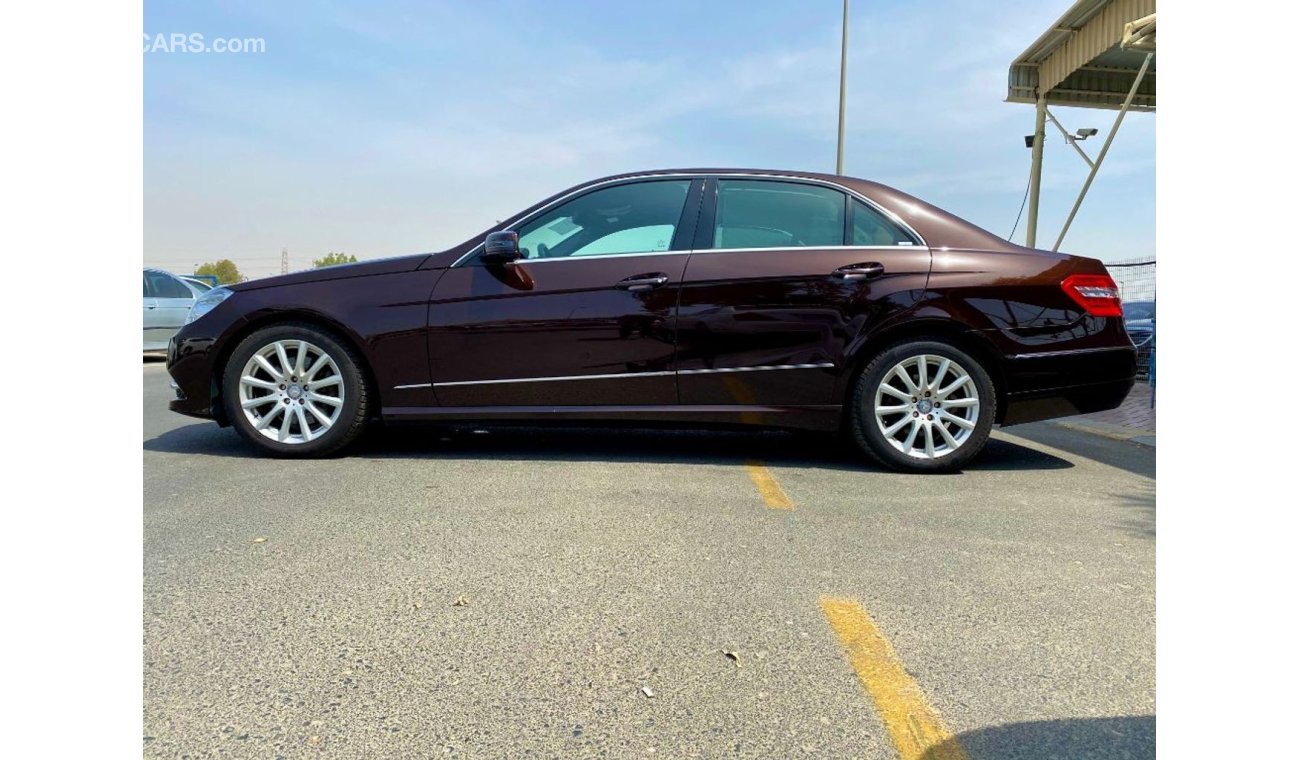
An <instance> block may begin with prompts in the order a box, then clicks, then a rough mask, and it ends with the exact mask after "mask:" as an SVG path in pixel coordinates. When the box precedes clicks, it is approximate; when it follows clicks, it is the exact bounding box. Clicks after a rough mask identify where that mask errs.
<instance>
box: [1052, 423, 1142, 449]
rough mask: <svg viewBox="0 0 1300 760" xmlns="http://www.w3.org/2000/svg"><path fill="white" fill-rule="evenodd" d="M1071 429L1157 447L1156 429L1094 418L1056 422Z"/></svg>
mask: <svg viewBox="0 0 1300 760" xmlns="http://www.w3.org/2000/svg"><path fill="white" fill-rule="evenodd" d="M1056 424H1057V425H1060V426H1061V427H1063V428H1067V429H1069V430H1078V431H1080V432H1083V433H1091V434H1093V435H1100V436H1102V437H1104V438H1110V439H1111V440H1115V441H1128V442H1129V443H1135V444H1137V445H1139V446H1146V447H1147V448H1151V449H1154V448H1155V447H1156V431H1154V430H1139V429H1137V428H1130V427H1124V426H1123V425H1113V424H1111V423H1109V422H1095V421H1093V420H1079V419H1075V420H1068V419H1067V420H1060V421H1058V422H1057V423H1056Z"/></svg>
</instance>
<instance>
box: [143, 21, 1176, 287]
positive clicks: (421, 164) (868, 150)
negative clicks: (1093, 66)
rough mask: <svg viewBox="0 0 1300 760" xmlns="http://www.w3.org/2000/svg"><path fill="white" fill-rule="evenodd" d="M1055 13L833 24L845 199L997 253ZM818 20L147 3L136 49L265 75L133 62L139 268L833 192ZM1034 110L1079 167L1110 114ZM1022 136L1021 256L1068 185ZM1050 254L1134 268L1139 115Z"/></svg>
mask: <svg viewBox="0 0 1300 760" xmlns="http://www.w3.org/2000/svg"><path fill="white" fill-rule="evenodd" d="M1068 6H1069V2H1068V0H1055V1H1053V2H1043V1H1042V0H1005V1H1004V2H999V3H988V2H984V1H983V0H933V1H927V0H912V1H910V2H906V1H905V2H884V1H883V0H881V1H877V2H872V1H871V0H853V2H852V3H851V18H850V24H849V65H848V106H847V123H848V126H847V130H846V137H845V142H846V146H845V159H844V169H845V174H848V175H850V176H856V177H863V178H866V179H871V180H875V181H878V182H883V183H885V184H887V185H892V186H894V187H897V188H899V189H901V190H904V191H906V192H908V193H911V194H913V195H916V196H918V197H920V198H923V199H925V200H927V201H929V202H931V203H934V204H935V205H938V206H940V207H943V208H945V209H947V210H949V211H951V212H953V213H955V214H957V215H958V216H961V217H964V218H966V219H968V220H970V221H972V222H974V223H976V224H978V225H980V226H982V227H985V228H986V229H989V230H991V231H993V232H995V233H997V234H999V235H1002V236H1006V235H1008V234H1009V233H1010V231H1011V227H1012V224H1013V223H1014V222H1015V220H1016V214H1017V210H1018V209H1019V208H1020V205H1021V200H1022V198H1023V197H1024V192H1025V186H1026V182H1027V179H1028V171H1029V150H1027V149H1026V148H1025V146H1024V135H1027V134H1030V133H1031V132H1032V131H1033V118H1034V110H1033V106H1031V105H1024V104H1011V103H1006V102H1003V101H1004V99H1005V97H1006V78H1007V68H1008V65H1009V64H1010V62H1011V61H1012V60H1013V59H1014V58H1015V57H1016V56H1017V55H1019V54H1020V53H1021V52H1022V51H1023V50H1024V49H1025V48H1026V47H1028V46H1029V44H1030V43H1031V42H1033V41H1034V40H1035V39H1036V38H1037V37H1038V36H1039V35H1040V34H1041V33H1042V32H1043V31H1044V30H1045V29H1047V27H1048V26H1049V25H1050V24H1051V23H1053V22H1054V21H1055V20H1056V19H1057V18H1058V17H1059V16H1060V14H1061V13H1063V12H1064V11H1065V9H1066V8H1067V7H1068ZM840 14H841V3H840V2H839V0H783V1H780V2H778V1H775V0H761V1H760V0H748V1H736V2H731V1H723V0H714V1H713V2H707V3H701V2H698V1H685V0H682V1H679V0H659V1H657V2H653V3H650V2H624V1H619V2H614V1H612V0H606V1H604V2H601V1H599V0H591V1H588V2H580V1H578V0H545V1H544V2H543V0H533V1H532V2H521V1H516V2H505V1H498V0H477V1H475V2H470V1H469V0H462V1H461V2H428V0H426V1H425V2H365V3H360V2H353V3H338V2H312V3H299V2H275V3H267V2H265V0H259V1H257V2H242V1H237V2H221V3H190V2H179V1H178V2H167V3H163V2H158V0H151V1H149V2H146V3H145V16H144V18H145V29H144V32H145V38H146V40H152V39H153V38H154V37H155V35H159V34H164V35H170V34H187V35H188V34H201V35H203V38H204V41H205V42H211V41H213V40H215V39H216V38H227V39H232V38H239V39H243V38H260V39H261V40H263V41H264V52H261V53H225V54H217V53H193V52H165V51H163V50H161V49H159V50H156V51H154V52H145V53H144V154H145V162H144V209H145V218H144V223H145V235H144V241H145V242H144V261H145V264H146V265H147V266H159V267H161V268H164V269H169V270H171V271H174V272H181V273H184V272H189V271H192V268H193V267H194V266H195V265H197V264H199V263H201V262H205V261H213V260H216V259H219V258H230V259H232V260H234V261H235V263H236V264H238V265H239V267H240V269H241V271H243V273H244V274H245V275H248V276H249V277H258V276H265V275H268V274H274V273H277V272H279V270H280V252H281V250H282V249H288V252H289V263H290V269H291V270H296V269H302V268H305V267H309V266H311V260H312V259H313V258H319V257H320V256H322V255H324V254H325V253H328V252H330V251H342V252H346V253H350V254H354V255H356V256H357V257H358V258H360V259H367V258H378V257H383V256H395V255H401V254H406V253H417V252H424V251H437V250H442V249H445V248H447V247H450V246H452V245H455V244H457V243H459V242H461V241H463V240H466V239H468V238H469V237H470V236H472V235H474V234H476V233H478V232H480V231H482V230H484V229H485V228H487V227H489V226H491V225H492V224H493V223H494V222H495V221H496V220H498V219H504V218H506V217H507V216H510V215H512V214H514V213H515V212H517V211H519V210H521V209H523V208H524V207H526V206H529V205H531V204H533V203H535V202H536V201H538V200H540V199H542V198H543V197H545V196H548V195H550V194H552V193H555V192H557V191H559V190H563V189H565V188H567V187H569V186H572V185H575V184H577V183H579V182H583V181H586V180H589V179H594V178H597V177H601V176H605V175H608V174H615V173H619V172H624V171H637V170H643V169H657V168H673V167H691V166H739V167H753V168H770V169H802V170H810V171H826V172H833V171H834V168H835V143H836V128H837V109H838V104H839V63H840V18H841V16H840ZM1052 111H1053V113H1054V114H1056V116H1057V118H1058V119H1060V120H1061V122H1062V123H1063V125H1064V126H1065V127H1066V128H1067V129H1069V130H1071V131H1073V130H1075V129H1077V128H1080V127H1096V128H1098V129H1099V130H1100V131H1101V134H1100V135H1099V136H1098V137H1096V138H1093V139H1091V140H1089V141H1087V142H1086V143H1084V144H1083V146H1084V147H1085V148H1086V149H1088V150H1089V152H1091V153H1092V154H1093V155H1095V154H1096V151H1097V150H1098V149H1099V148H1100V143H1101V140H1102V138H1103V137H1104V135H1105V134H1106V132H1107V130H1108V129H1109V127H1110V125H1111V122H1112V121H1113V120H1114V118H1115V114H1116V112H1114V111H1105V110H1095V109H1070V108H1053V109H1052ZM1047 130H1048V131H1047V142H1046V148H1045V159H1044V170H1043V201H1042V210H1041V220H1040V227H1039V245H1040V246H1050V245H1051V243H1052V242H1053V241H1054V240H1055V238H1056V234H1057V233H1058V232H1059V230H1060V227H1061V225H1062V223H1063V222H1064V220H1065V217H1066V215H1067V214H1068V213H1069V209H1070V206H1071V204H1072V203H1073V202H1074V198H1075V196H1076V195H1077V193H1078V190H1079V188H1080V187H1081V185H1082V184H1083V181H1084V179H1085V177H1086V176H1087V166H1086V165H1085V164H1084V163H1083V161H1081V160H1080V159H1079V158H1078V156H1076V155H1074V153H1073V151H1072V149H1071V148H1070V147H1069V146H1068V145H1067V144H1066V143H1065V141H1064V139H1063V138H1061V136H1060V134H1059V133H1058V132H1057V131H1056V130H1055V129H1053V128H1052V126H1051V125H1050V124H1049V125H1048V127H1047ZM1023 230H1024V221H1023V219H1022V220H1021V226H1020V229H1019V230H1017V232H1016V238H1015V239H1016V241H1017V242H1023ZM1044 239H1046V242H1044ZM1062 250H1063V251H1066V252H1069V253H1078V254H1083V255H1087V256H1094V257H1097V258H1100V259H1102V260H1104V261H1119V260H1125V259H1132V258H1137V257H1145V256H1153V255H1154V253H1155V115H1154V114H1148V113H1137V112H1134V113H1130V114H1129V115H1128V117H1127V118H1126V119H1125V121H1124V124H1123V127H1122V128H1121V130H1120V133H1119V135H1118V137H1117V138H1116V140H1115V142H1114V144H1113V145H1112V147H1111V150H1110V154H1109V155H1108V156H1107V159H1106V162H1105V163H1104V164H1103V165H1102V168H1101V171H1100V172H1099V174H1098V176H1097V179H1096V180H1095V181H1094V183H1093V187H1092V189H1091V191H1090V192H1089V194H1088V197H1087V199H1086V200H1085V202H1084V205H1083V208H1082V210H1081V211H1080V212H1079V216H1078V218H1077V219H1076V220H1075V222H1074V225H1073V226H1072V228H1071V230H1070V233H1069V235H1068V236H1067V238H1066V240H1065V243H1064V244H1063V245H1062Z"/></svg>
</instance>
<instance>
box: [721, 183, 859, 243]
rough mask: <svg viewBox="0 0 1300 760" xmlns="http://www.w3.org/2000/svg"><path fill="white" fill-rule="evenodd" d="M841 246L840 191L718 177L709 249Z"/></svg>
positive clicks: (841, 198) (842, 207) (842, 219)
mask: <svg viewBox="0 0 1300 760" xmlns="http://www.w3.org/2000/svg"><path fill="white" fill-rule="evenodd" d="M839 245H844V193H841V192H840V191H838V190H832V189H831V188H828V187H820V186H818V185H805V184H801V183H796V182H771V181H767V180H749V179H723V180H719V181H718V204H717V213H716V214H715V215H714V227H713V247H714V248H724V249H725V248H801V247H817V246H821V247H825V246H839Z"/></svg>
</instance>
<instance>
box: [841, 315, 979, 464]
mask: <svg viewBox="0 0 1300 760" xmlns="http://www.w3.org/2000/svg"><path fill="white" fill-rule="evenodd" d="M849 404H850V408H849V414H850V430H851V432H852V435H853V438H854V440H855V441H856V443H857V444H858V446H859V447H860V448H861V449H862V450H863V451H865V452H866V453H868V454H870V455H871V456H872V457H873V458H875V459H876V460H877V461H879V462H881V463H882V464H884V465H886V466H888V467H891V468H893V469H896V470H905V471H910V472H943V471H951V470H956V469H959V468H961V467H963V466H964V465H966V464H967V463H968V462H970V460H971V459H972V458H974V457H975V455H977V454H979V452H980V450H981V449H983V448H984V444H985V443H986V442H987V441H988V437H989V433H990V432H991V431H992V429H993V419H994V417H995V416H996V412H997V409H996V405H997V396H996V394H995V393H994V389H993V381H992V380H991V379H990V378H989V373H988V371H987V370H985V369H984V367H983V365H981V364H980V363H979V362H978V361H976V360H975V359H974V357H972V356H970V355H969V354H967V353H966V352H964V351H961V350H959V349H957V348H956V347H954V346H952V345H949V344H947V343H941V342H938V341H929V340H926V341H908V342H905V343H900V344H897V345H895V346H892V347H890V348H888V349H886V350H885V351H883V352H881V353H880V354H879V355H878V356H876V357H875V358H874V359H872V360H871V362H870V363H869V364H868V365H867V366H866V367H865V368H864V369H863V371H862V374H861V375H859V377H858V380H857V383H855V384H854V388H853V391H852V397H851V398H850V399H849Z"/></svg>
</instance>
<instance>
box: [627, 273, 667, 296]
mask: <svg viewBox="0 0 1300 760" xmlns="http://www.w3.org/2000/svg"><path fill="white" fill-rule="evenodd" d="M667 283H668V275H666V274H664V273H663V272H655V273H653V274H634V275H632V276H631V277H628V278H625V279H622V280H619V281H618V282H617V283H615V285H614V287H616V288H618V289H619V290H630V291H632V292H634V293H635V292H637V291H641V290H653V289H654V288H657V287H660V286H661V285H666V284H667Z"/></svg>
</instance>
